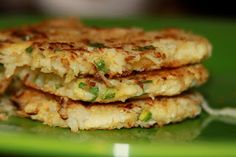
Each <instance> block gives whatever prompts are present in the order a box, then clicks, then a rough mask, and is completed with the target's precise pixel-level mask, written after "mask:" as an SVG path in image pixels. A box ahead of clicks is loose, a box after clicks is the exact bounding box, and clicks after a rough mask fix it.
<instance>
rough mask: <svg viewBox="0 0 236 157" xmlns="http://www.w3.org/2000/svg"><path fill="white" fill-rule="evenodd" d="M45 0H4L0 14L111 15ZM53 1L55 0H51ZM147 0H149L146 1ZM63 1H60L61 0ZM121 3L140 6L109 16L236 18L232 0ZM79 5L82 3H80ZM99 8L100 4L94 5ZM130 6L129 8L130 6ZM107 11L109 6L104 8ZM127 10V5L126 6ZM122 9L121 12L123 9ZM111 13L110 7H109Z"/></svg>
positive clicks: (98, 1) (78, 2) (99, 0)
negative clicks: (62, 5)
mask: <svg viewBox="0 0 236 157" xmlns="http://www.w3.org/2000/svg"><path fill="white" fill-rule="evenodd" d="M40 1H41V0H1V2H0V3H1V4H0V10H1V12H0V14H46V15H70V16H75V15H76V16H81V15H82V16H85V17H86V16H87V17H107V16H104V13H101V14H100V12H99V11H98V12H96V13H90V14H89V13H87V12H90V11H91V9H89V8H88V10H87V12H85V13H81V12H82V11H81V12H80V11H79V9H78V10H77V11H75V12H73V13H71V12H69V13H68V10H69V11H71V10H73V9H72V8H71V9H68V10H67V11H65V10H60V8H59V10H60V11H59V12H60V13H58V12H55V11H53V9H50V7H51V8H56V7H57V6H56V5H53V4H52V5H51V6H48V5H46V6H47V7H49V8H45V5H39V4H42V3H43V2H40ZM48 1H51V0H48ZM81 1H85V0H77V1H74V3H75V4H74V5H75V6H76V5H77V6H79V5H80V2H81ZM87 1H88V2H94V1H97V2H96V3H100V4H101V5H104V4H107V3H108V1H109V0H87ZM118 1H119V0H118ZM144 1H145V2H144ZM64 2H65V5H67V4H68V2H69V1H68V0H65V1H64ZM58 3H60V2H58ZM120 3H127V5H128V4H129V3H133V4H132V5H133V6H136V7H137V8H138V7H139V9H137V10H136V11H134V12H132V11H130V12H131V13H124V14H119V13H115V11H114V14H111V16H109V17H113V16H118V17H124V16H137V15H144V16H146V15H149V16H150V15H151V16H171V17H173V16H200V17H202V16H204V17H212V18H230V19H235V18H236V8H235V5H234V3H235V2H234V1H230V0H224V1H221V0H217V1H209V0H208V1H206V0H143V4H142V5H141V6H139V5H138V4H136V3H135V2H133V1H129V0H126V1H120ZM78 8H79V7H78ZM94 9H96V7H94ZM126 9H127V8H126ZM102 10H103V11H104V10H106V8H105V9H102ZM122 11H124V12H125V9H124V10H122ZM122 11H118V12H122ZM108 13H109V11H108Z"/></svg>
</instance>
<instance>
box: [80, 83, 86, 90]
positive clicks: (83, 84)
mask: <svg viewBox="0 0 236 157" xmlns="http://www.w3.org/2000/svg"><path fill="white" fill-rule="evenodd" d="M85 86H87V85H86V84H85V83H84V82H80V83H79V88H81V89H83V88H84V87H85Z"/></svg>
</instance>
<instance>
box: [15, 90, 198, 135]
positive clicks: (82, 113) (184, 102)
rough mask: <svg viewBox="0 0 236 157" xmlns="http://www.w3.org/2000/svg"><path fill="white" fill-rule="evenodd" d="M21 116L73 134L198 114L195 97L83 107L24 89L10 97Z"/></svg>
mask: <svg viewBox="0 0 236 157" xmlns="http://www.w3.org/2000/svg"><path fill="white" fill-rule="evenodd" d="M13 100H14V101H15V102H16V103H18V105H19V107H20V111H21V115H25V116H28V117H29V118H31V119H34V120H39V121H42V122H43V123H45V124H48V125H50V126H59V127H69V128H71V130H72V131H75V132H76V131H78V130H89V129H116V128H118V129H119V128H131V127H151V126H153V125H155V124H157V125H158V126H162V125H165V124H169V123H174V122H179V121H182V120H184V119H186V118H193V117H195V116H197V115H198V114H200V112H201V106H200V104H201V102H202V101H203V98H202V96H201V95H199V94H198V93H189V94H181V95H179V96H176V97H162V98H156V99H155V100H152V99H144V100H136V101H127V102H125V103H110V104H96V103H82V102H79V101H77V102H76V101H71V100H68V99H63V98H60V97H55V96H52V95H48V94H45V93H41V92H39V91H36V90H32V89H25V90H23V91H21V92H19V93H18V94H16V95H15V96H14V97H13Z"/></svg>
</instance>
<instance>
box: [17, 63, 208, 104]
mask: <svg viewBox="0 0 236 157" xmlns="http://www.w3.org/2000/svg"><path fill="white" fill-rule="evenodd" d="M18 76H19V78H20V79H21V80H22V82H23V83H24V85H25V86H28V87H31V88H35V89H38V90H41V91H43V92H47V93H51V94H54V95H57V96H63V97H67V98H70V99H72V100H82V101H87V102H100V103H108V102H115V101H123V102H124V101H125V100H127V99H129V98H139V97H142V98H147V97H152V98H154V97H155V96H172V95H177V94H180V93H182V92H183V91H185V90H187V89H189V88H191V87H196V86H199V85H201V84H203V83H204V82H206V80H207V78H208V72H207V70H206V69H205V68H204V67H203V65H200V64H198V65H190V66H185V67H180V68H177V69H165V70H160V71H152V72H143V73H138V74H134V75H131V76H128V77H122V78H116V79H107V82H106V83H104V82H103V81H99V80H97V79H95V78H91V77H85V78H76V79H75V80H73V81H71V82H69V83H64V81H63V79H62V78H60V77H59V76H56V75H53V74H44V73H41V72H37V71H32V70H29V69H24V70H20V72H19V74H18Z"/></svg>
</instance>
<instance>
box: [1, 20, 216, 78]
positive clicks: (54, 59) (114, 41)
mask: <svg viewBox="0 0 236 157" xmlns="http://www.w3.org/2000/svg"><path fill="white" fill-rule="evenodd" d="M0 52H1V53H0V63H2V64H4V66H5V68H6V76H7V77H9V76H11V75H12V74H13V73H14V70H15V68H16V67H21V66H29V67H31V69H36V68H37V69H40V71H41V72H44V73H54V74H57V75H59V76H61V77H63V76H65V77H66V81H67V82H69V81H70V80H72V79H73V78H75V76H78V75H95V74H97V73H98V72H100V73H102V74H103V75H104V74H105V76H107V77H110V78H111V77H117V76H124V75H128V74H130V73H131V72H133V71H149V70H154V69H160V68H163V67H179V66H183V65H186V64H193V63H198V62H200V61H201V60H203V59H206V58H208V57H209V56H210V54H211V45H210V43H209V42H208V41H207V40H206V39H205V38H203V37H200V36H197V35H194V34H191V33H187V32H184V31H183V30H178V29H165V30H161V31H149V32H145V31H144V30H142V29H135V28H132V29H128V28H96V27H87V26H83V25H82V24H81V23H79V22H76V21H71V20H59V21H48V22H42V23H41V24H38V25H33V26H26V27H22V28H16V29H10V30H5V31H2V32H0Z"/></svg>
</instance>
